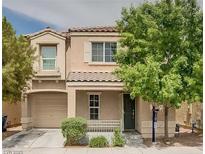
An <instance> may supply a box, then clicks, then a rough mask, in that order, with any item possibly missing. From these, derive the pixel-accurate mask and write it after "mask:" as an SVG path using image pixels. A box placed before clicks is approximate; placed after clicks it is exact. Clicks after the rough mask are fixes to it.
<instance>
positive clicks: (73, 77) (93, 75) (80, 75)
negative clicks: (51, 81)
mask: <svg viewBox="0 0 205 154" xmlns="http://www.w3.org/2000/svg"><path fill="white" fill-rule="evenodd" d="M67 81H68V82H121V80H120V79H118V78H117V77H116V76H115V75H114V74H113V73H111V72H70V73H69V75H68V79H67Z"/></svg>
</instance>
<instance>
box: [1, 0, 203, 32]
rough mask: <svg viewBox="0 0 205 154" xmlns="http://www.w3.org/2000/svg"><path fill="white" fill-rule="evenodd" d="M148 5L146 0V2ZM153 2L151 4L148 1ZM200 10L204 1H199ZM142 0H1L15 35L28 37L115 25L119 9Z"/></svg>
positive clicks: (119, 14)
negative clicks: (49, 31)
mask: <svg viewBox="0 0 205 154" xmlns="http://www.w3.org/2000/svg"><path fill="white" fill-rule="evenodd" d="M146 1H147V0H146ZM149 1H153V0H149ZM198 1H199V4H200V6H202V1H203V0H198ZM143 2H144V0H3V3H2V5H3V12H2V13H3V15H5V16H6V17H7V19H8V20H9V21H10V22H11V23H12V25H13V27H14V28H15V30H16V33H17V34H28V33H32V32H36V31H38V30H41V29H43V28H45V27H47V26H50V27H52V28H54V29H56V30H59V31H66V30H67V29H68V28H69V27H76V26H77V27H82V26H102V25H104V26H106V25H114V24H115V21H116V20H117V19H119V18H120V16H121V9H122V7H127V6H130V5H131V4H133V5H139V4H140V3H143Z"/></svg>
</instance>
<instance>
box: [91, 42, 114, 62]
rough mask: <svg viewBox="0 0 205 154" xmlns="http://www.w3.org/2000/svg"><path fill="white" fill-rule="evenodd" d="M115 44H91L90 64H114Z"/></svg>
mask: <svg viewBox="0 0 205 154" xmlns="http://www.w3.org/2000/svg"><path fill="white" fill-rule="evenodd" d="M116 49H117V43H116V42H92V62H114V55H115V53H116Z"/></svg>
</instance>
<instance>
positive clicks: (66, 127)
mask: <svg viewBox="0 0 205 154" xmlns="http://www.w3.org/2000/svg"><path fill="white" fill-rule="evenodd" d="M86 129H87V121H86V120H85V119H84V118H81V117H76V118H68V119H65V120H64V121H63V122H62V124H61V130H62V133H63V136H64V137H65V138H66V144H69V145H72V144H78V141H79V140H80V139H81V138H83V137H85V135H86Z"/></svg>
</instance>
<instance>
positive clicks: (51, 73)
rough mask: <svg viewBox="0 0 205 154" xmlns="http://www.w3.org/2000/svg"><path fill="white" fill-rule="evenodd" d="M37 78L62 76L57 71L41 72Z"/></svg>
mask: <svg viewBox="0 0 205 154" xmlns="http://www.w3.org/2000/svg"><path fill="white" fill-rule="evenodd" d="M35 76H36V77H44V76H48V77H58V76H61V74H60V72H59V71H56V70H41V71H39V72H36V74H35Z"/></svg>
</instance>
